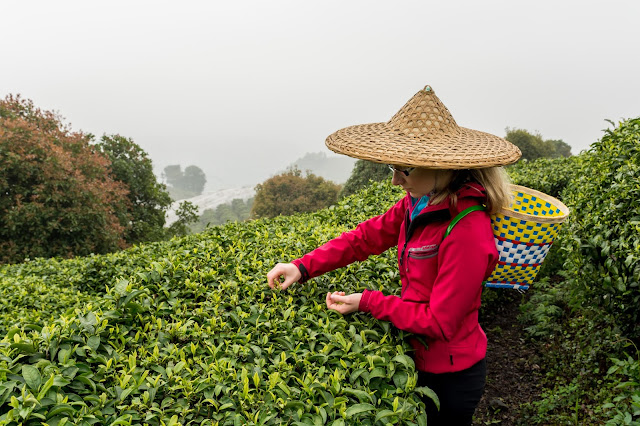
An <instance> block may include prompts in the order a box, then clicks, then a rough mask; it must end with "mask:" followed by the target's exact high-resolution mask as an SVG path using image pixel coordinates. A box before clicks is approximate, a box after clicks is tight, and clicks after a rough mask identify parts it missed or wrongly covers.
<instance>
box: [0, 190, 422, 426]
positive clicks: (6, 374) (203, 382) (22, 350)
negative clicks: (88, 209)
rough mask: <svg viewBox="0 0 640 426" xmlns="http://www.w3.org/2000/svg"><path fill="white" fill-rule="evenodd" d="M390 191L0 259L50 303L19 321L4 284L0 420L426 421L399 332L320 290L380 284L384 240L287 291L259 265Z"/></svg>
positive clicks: (353, 217)
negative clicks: (119, 248)
mask: <svg viewBox="0 0 640 426" xmlns="http://www.w3.org/2000/svg"><path fill="white" fill-rule="evenodd" d="M399 195H400V193H399V192H398V191H397V190H395V189H392V188H390V186H389V185H388V184H380V185H375V186H373V187H372V188H370V189H369V190H367V191H365V192H364V193H361V194H359V196H358V197H357V198H350V199H346V200H345V201H344V202H343V203H341V204H340V205H339V206H336V207H334V208H332V209H326V210H323V211H320V212H318V213H316V214H307V215H298V216H293V217H288V218H277V219H273V220H258V221H253V222H249V223H245V224H229V225H227V226H225V227H214V228H210V229H208V230H207V232H205V233H203V234H200V235H197V236H191V237H186V238H183V239H180V240H178V239H174V240H172V241H170V242H166V243H156V244H152V245H149V246H141V247H136V248H133V249H131V250H128V251H125V252H121V253H116V254H112V255H108V256H93V257H88V258H78V259H73V260H67V261H59V260H55V259H53V260H41V259H38V260H36V261H33V262H27V263H25V264H23V265H12V266H7V267H4V268H2V270H1V271H0V272H1V273H2V274H3V276H4V277H5V278H3V282H4V283H8V282H13V284H14V286H17V285H19V283H23V285H27V283H28V282H30V281H32V282H37V283H40V285H41V294H39V295H37V294H34V295H33V297H34V298H36V299H41V303H40V304H39V305H38V309H40V311H42V312H50V313H51V315H50V316H51V317H56V318H54V319H50V318H49V317H48V316H47V315H42V316H37V315H34V316H31V317H30V318H29V323H30V324H25V323H24V321H22V320H20V318H21V312H16V311H17V310H18V309H22V306H21V304H23V300H22V299H20V297H18V296H15V295H13V293H6V296H7V297H8V298H9V302H8V304H9V305H13V307H14V310H13V312H11V311H9V310H8V309H5V310H4V311H2V312H1V313H0V314H1V315H0V316H1V323H2V324H3V325H4V326H5V327H10V329H9V331H8V333H7V334H6V337H5V338H4V339H3V340H2V342H0V424H19V423H20V424H25V425H30V424H34V425H35V424H38V425H39V424H41V423H42V422H46V423H47V424H49V425H61V424H65V423H71V424H113V425H115V424H151V425H161V424H167V425H168V424H220V425H222V424H230V425H231V424H334V425H340V424H353V423H354V422H355V423H358V424H371V425H373V424H399V423H404V424H426V417H425V415H424V412H423V405H422V403H421V402H420V399H419V397H420V395H421V394H428V393H429V392H430V391H429V390H428V389H426V388H417V387H416V380H417V374H416V370H415V368H414V364H413V361H412V360H411V358H410V357H409V356H408V354H407V351H408V350H409V346H408V345H407V344H406V343H405V342H404V340H403V338H404V335H403V333H401V332H397V331H394V329H393V328H392V327H390V325H389V323H386V322H380V321H377V320H374V319H372V318H371V317H370V316H368V315H361V314H355V315H352V316H349V317H346V318H344V317H342V316H341V315H339V314H337V313H335V312H333V311H327V309H326V306H324V294H325V292H326V291H331V290H334V289H338V288H339V289H344V290H345V291H358V290H362V287H363V286H372V287H374V288H380V289H386V290H387V291H389V292H393V291H394V290H393V289H394V288H395V287H397V281H398V275H397V271H396V269H397V268H396V266H395V254H394V253H393V251H390V252H389V253H386V254H383V255H381V256H375V257H373V258H371V259H369V260H368V261H367V262H362V263H359V264H357V265H352V266H350V267H349V268H346V269H342V270H339V271H335V272H334V273H330V274H326V275H325V276H323V277H321V278H318V279H315V280H312V281H311V282H310V283H307V284H305V285H304V286H297V285H296V286H293V287H292V288H291V289H290V290H287V291H272V290H270V289H269V288H268V286H266V280H265V274H266V272H267V271H268V269H270V267H271V265H273V264H274V263H276V262H277V261H283V260H284V261H286V260H290V259H291V258H293V257H295V256H299V255H301V254H303V253H304V252H306V251H307V250H309V249H311V248H313V247H315V246H317V245H318V244H320V243H321V242H323V241H325V240H327V239H329V238H332V237H334V236H336V235H338V234H339V233H340V232H342V231H344V230H346V229H348V228H351V227H352V226H353V225H355V223H357V222H358V221H359V220H361V219H362V216H370V215H371V214H372V213H374V211H375V212H382V211H384V210H385V209H386V208H388V207H389V206H390V205H391V204H392V203H393V202H394V201H395V200H396V199H397V198H398V196H399ZM65 286H67V287H69V290H68V293H63V292H61V291H60V290H61V289H63V288H64V287H65ZM47 288H48V289H49V290H50V291H49V293H47V291H46V290H47ZM74 295H75V296H77V298H75V299H74ZM56 296H58V297H56ZM74 300H75V301H74ZM65 305H66V306H67V307H69V308H70V310H67V311H65V310H64V309H62V308H63V307H64V306H65ZM57 312H61V314H60V315H59V316H57V315H55V314H56V313H57Z"/></svg>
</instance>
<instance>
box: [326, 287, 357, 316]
mask: <svg viewBox="0 0 640 426" xmlns="http://www.w3.org/2000/svg"><path fill="white" fill-rule="evenodd" d="M361 298H362V293H353V294H349V295H348V296H345V294H344V291H334V292H333V293H327V308H328V309H333V310H334V311H337V312H340V313H341V314H342V315H346V314H350V313H351V312H356V311H357V310H358V307H359V306H360V299H361Z"/></svg>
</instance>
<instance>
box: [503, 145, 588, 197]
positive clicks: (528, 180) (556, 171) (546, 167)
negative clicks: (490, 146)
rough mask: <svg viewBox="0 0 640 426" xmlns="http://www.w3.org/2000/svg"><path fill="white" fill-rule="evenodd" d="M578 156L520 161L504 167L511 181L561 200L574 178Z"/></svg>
mask: <svg viewBox="0 0 640 426" xmlns="http://www.w3.org/2000/svg"><path fill="white" fill-rule="evenodd" d="M579 159H580V156H571V157H567V158H565V157H559V158H538V159H537V160H534V161H527V160H520V161H518V162H517V163H516V164H514V165H512V166H508V167H506V170H507V173H508V174H509V177H510V178H511V181H512V182H513V183H515V184H517V185H522V186H526V187H528V188H533V189H536V190H538V191H540V192H544V193H545V194H548V195H551V196H552V197H556V198H558V199H559V200H562V191H563V190H564V188H565V187H566V186H567V185H568V184H569V182H571V181H572V180H573V179H574V178H575V177H576V173H577V172H576V165H577V162H578V161H579Z"/></svg>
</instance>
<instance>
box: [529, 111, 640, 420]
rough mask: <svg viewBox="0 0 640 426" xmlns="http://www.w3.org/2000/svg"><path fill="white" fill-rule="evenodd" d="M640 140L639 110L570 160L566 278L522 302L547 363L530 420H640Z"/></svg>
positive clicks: (562, 253)
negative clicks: (639, 372)
mask: <svg viewBox="0 0 640 426" xmlns="http://www.w3.org/2000/svg"><path fill="white" fill-rule="evenodd" d="M639 146H640V118H636V119H629V120H625V121H622V122H620V123H619V124H618V126H617V127H616V128H614V129H612V130H607V131H605V135H604V136H603V137H602V139H601V140H600V141H598V142H596V143H594V144H593V145H592V146H591V148H590V149H589V151H587V152H584V153H582V154H581V155H580V156H578V157H576V158H574V159H572V160H571V161H572V162H573V166H572V169H573V171H571V172H570V174H571V178H570V179H569V180H568V181H567V183H565V185H566V187H565V189H564V190H563V191H562V190H561V191H559V193H558V196H559V197H560V198H562V199H563V201H564V202H565V204H567V206H568V207H569V208H570V209H571V215H570V216H569V219H568V221H567V223H565V225H564V226H563V228H562V231H561V233H560V238H559V239H558V240H557V241H556V243H555V244H554V247H556V250H557V252H556V254H557V255H558V257H557V258H556V259H558V258H559V259H561V261H562V263H563V265H562V270H560V271H558V273H559V274H560V275H561V277H563V278H564V279H560V280H558V279H556V280H552V281H542V282H541V283H540V284H541V285H539V286H537V287H536V292H535V293H533V294H532V296H531V298H530V300H529V301H528V302H527V303H526V304H525V305H524V306H523V307H522V309H523V313H524V315H523V316H522V319H523V320H524V321H526V323H527V330H528V331H529V332H530V333H531V335H532V336H534V337H535V341H536V342H538V344H539V345H540V348H541V353H542V360H541V362H542V363H543V364H544V365H545V370H546V371H547V375H546V379H545V383H544V385H545V391H544V392H543V395H542V398H541V399H540V400H539V401H534V402H532V403H531V404H530V405H529V407H528V408H526V409H525V410H524V412H523V413H524V415H526V416H528V417H527V423H530V424H537V423H541V424H567V423H573V424H576V423H580V424H600V423H604V422H608V424H638V418H639V417H640V404H639V402H640V384H639V383H640V382H639V381H638V380H637V377H638V373H637V371H638V369H640V360H639V359H638V358H640V354H639V353H638V352H637V350H634V348H635V345H637V342H638V338H639V337H640V336H639V333H640V330H639V329H638V326H637V325H638V320H639V319H640V318H638V316H639V313H638V312H639V311H638V301H639V297H640V289H639V288H638V278H639V264H638V257H639V255H640V234H639V233H638V230H640V229H639V227H638V225H639V224H640V222H639V218H640V207H639V204H638V195H639V194H638V191H640V187H639V186H638V181H639V177H640V176H639V173H638V170H639V166H640V156H639V155H638V147H639ZM532 175H533V174H532ZM549 175H555V177H554V179H557V176H561V177H562V176H563V175H564V172H562V170H560V172H559V173H558V172H553V173H549ZM541 179H542V177H541ZM542 182H543V184H544V182H545V181H544V180H542ZM552 187H553V186H552V185H550V186H548V187H547V191H549V188H552ZM550 256H551V254H550ZM545 262H546V261H545ZM630 349H631V351H630ZM621 360H623V361H621ZM605 372H607V373H606V374H605Z"/></svg>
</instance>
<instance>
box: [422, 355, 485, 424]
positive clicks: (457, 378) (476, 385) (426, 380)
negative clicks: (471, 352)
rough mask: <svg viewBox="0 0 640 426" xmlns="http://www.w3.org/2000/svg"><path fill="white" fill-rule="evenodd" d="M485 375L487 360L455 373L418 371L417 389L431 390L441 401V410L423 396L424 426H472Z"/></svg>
mask: <svg viewBox="0 0 640 426" xmlns="http://www.w3.org/2000/svg"><path fill="white" fill-rule="evenodd" d="M486 376H487V363H486V360H484V359H483V360H482V361H479V362H478V363H477V364H475V365H473V366H471V367H469V368H467V369H466V370H462V371H456V372H455V373H441V374H434V373H425V372H423V371H419V372H418V386H427V387H429V388H431V389H432V390H433V391H434V392H435V393H436V395H438V399H439V400H440V410H439V411H438V409H437V408H436V405H435V404H434V403H433V401H432V400H431V399H430V398H428V397H426V396H425V397H424V398H423V401H424V403H425V405H426V406H427V424H428V425H429V426H434V425H447V426H458V425H460V426H462V425H471V422H472V420H473V413H474V412H475V411H476V407H477V406H478V403H479V402H480V398H481V397H482V392H483V391H484V384H485V381H486Z"/></svg>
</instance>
